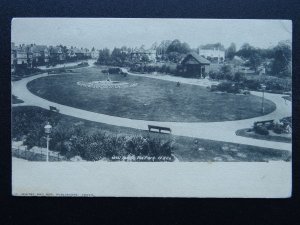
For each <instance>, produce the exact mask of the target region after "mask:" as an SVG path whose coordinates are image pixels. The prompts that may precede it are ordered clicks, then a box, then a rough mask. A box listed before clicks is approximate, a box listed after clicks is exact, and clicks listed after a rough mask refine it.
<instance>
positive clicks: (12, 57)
mask: <svg viewBox="0 0 300 225" xmlns="http://www.w3.org/2000/svg"><path fill="white" fill-rule="evenodd" d="M16 49H17V48H16V46H15V43H14V42H12V43H11V48H10V66H11V72H12V73H13V72H15V70H16V68H15V62H16Z"/></svg>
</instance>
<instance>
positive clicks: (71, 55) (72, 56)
mask: <svg viewBox="0 0 300 225" xmlns="http://www.w3.org/2000/svg"><path fill="white" fill-rule="evenodd" d="M67 59H69V60H75V59H76V54H75V51H74V48H73V47H71V48H70V49H68V51H67Z"/></svg>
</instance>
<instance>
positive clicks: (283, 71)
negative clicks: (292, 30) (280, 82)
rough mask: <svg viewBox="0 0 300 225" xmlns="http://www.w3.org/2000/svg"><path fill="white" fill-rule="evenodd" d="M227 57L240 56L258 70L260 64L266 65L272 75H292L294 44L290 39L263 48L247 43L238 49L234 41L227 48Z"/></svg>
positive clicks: (247, 64)
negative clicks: (292, 44)
mask: <svg viewBox="0 0 300 225" xmlns="http://www.w3.org/2000/svg"><path fill="white" fill-rule="evenodd" d="M225 53H226V59H228V60H232V59H233V58H234V56H239V57H241V58H243V59H244V60H246V66H249V67H250V68H251V69H253V70H255V72H257V70H258V68H259V66H261V65H264V66H266V67H267V68H268V69H269V74H270V75H275V76H279V77H290V76H291V61H292V46H291V42H290V41H280V42H279V43H278V44H277V45H276V46H275V47H272V48H267V49H262V48H255V47H253V46H251V45H250V44H248V43H245V44H244V45H242V46H241V48H240V49H239V50H238V51H237V49H236V45H235V44H234V43H232V44H231V45H230V46H229V47H228V48H227V49H226V52H225Z"/></svg>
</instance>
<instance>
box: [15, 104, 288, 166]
mask: <svg viewBox="0 0 300 225" xmlns="http://www.w3.org/2000/svg"><path fill="white" fill-rule="evenodd" d="M41 111H44V112H45V111H47V110H45V109H41V108H38V107H32V106H20V107H14V108H13V116H15V115H26V114H29V113H30V114H31V115H33V116H32V118H30V120H29V121H34V120H35V118H34V117H35V115H38V113H39V112H41ZM33 112H34V113H33ZM48 112H49V111H48ZM51 115H53V114H51V113H50V112H49V116H51ZM59 116H60V120H59V124H60V125H63V126H64V127H71V126H81V127H82V129H84V132H85V133H87V134H89V135H91V134H93V133H95V132H98V131H104V132H107V133H112V134H121V135H129V136H131V135H142V136H148V135H150V136H151V137H157V138H161V139H170V138H171V139H172V141H173V143H174V152H173V153H174V155H175V157H176V158H177V159H178V160H179V161H184V162H208V161H211V162H214V161H226V162H227V161H228V162H235V161H248V162H250V161H256V162H265V161H270V160H285V161H289V160H290V159H291V153H290V152H288V151H281V150H274V149H269V148H261V147H255V146H248V145H240V144H234V143H226V142H220V141H211V140H205V139H198V138H190V137H183V136H176V135H172V134H171V135H170V134H158V133H152V132H151V133H149V132H148V131H144V130H136V129H132V128H125V127H118V126H111V125H107V124H102V123H95V122H90V121H86V120H82V119H78V118H74V117H71V116H66V115H61V114H59ZM12 126H18V124H12ZM41 126H42V125H41ZM14 135H15V134H12V136H13V137H14ZM50 148H51V147H50Z"/></svg>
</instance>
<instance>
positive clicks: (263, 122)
mask: <svg viewBox="0 0 300 225" xmlns="http://www.w3.org/2000/svg"><path fill="white" fill-rule="evenodd" d="M272 123H274V120H265V121H257V122H254V126H259V125H265V124H272Z"/></svg>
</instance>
